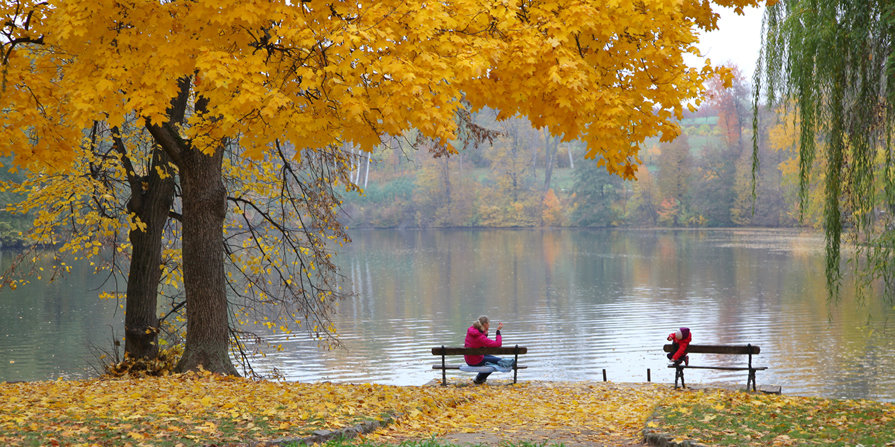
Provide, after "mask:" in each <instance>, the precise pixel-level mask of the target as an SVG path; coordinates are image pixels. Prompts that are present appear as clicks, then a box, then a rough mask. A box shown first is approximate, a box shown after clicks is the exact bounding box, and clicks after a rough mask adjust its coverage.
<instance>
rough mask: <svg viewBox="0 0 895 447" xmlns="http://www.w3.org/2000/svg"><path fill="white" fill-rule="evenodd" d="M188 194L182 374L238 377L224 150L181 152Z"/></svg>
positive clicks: (185, 198)
mask: <svg viewBox="0 0 895 447" xmlns="http://www.w3.org/2000/svg"><path fill="white" fill-rule="evenodd" d="M181 155H182V157H181V164H180V166H179V168H180V184H181V188H182V190H183V282H184V290H185V291H186V315H187V326H186V347H185V350H184V353H183V357H181V359H180V362H178V364H177V367H176V368H175V370H176V371H178V372H184V371H194V370H197V369H199V367H200V366H201V367H202V368H204V369H205V370H208V371H211V372H215V373H219V374H228V375H238V373H237V372H236V369H235V368H234V367H233V363H232V362H231V361H230V355H229V349H228V348H229V328H230V325H229V321H228V316H229V313H228V312H227V289H226V278H225V276H224V241H223V231H224V218H225V217H226V212H227V202H226V200H227V191H226V188H225V187H224V183H223V181H222V178H221V160H222V158H223V148H218V149H217V151H216V152H215V155H214V156H208V155H205V154H203V153H202V152H200V151H199V150H197V149H195V148H191V149H190V150H187V151H184V152H182V153H181Z"/></svg>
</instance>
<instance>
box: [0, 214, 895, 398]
mask: <svg viewBox="0 0 895 447" xmlns="http://www.w3.org/2000/svg"><path fill="white" fill-rule="evenodd" d="M353 238H354V243H352V244H351V245H350V246H349V247H348V248H347V249H346V250H345V251H344V252H343V253H341V254H340V256H339V258H338V262H339V264H340V265H341V266H342V268H343V274H344V275H345V281H344V284H342V286H343V287H344V288H347V289H348V290H353V291H354V292H355V294H354V296H352V297H351V299H349V300H346V301H344V302H343V303H341V306H340V311H339V313H338V320H337V321H336V323H337V327H338V328H339V331H340V334H341V339H342V341H343V343H344V345H345V349H340V350H334V351H326V350H321V349H319V348H318V346H317V344H316V343H314V342H313V341H308V340H305V339H304V338H291V339H287V338H285V337H284V336H282V335H273V336H272V337H271V341H272V342H273V344H274V345H276V344H282V345H283V347H284V348H285V350H284V351H283V352H273V351H271V350H268V352H267V354H268V356H267V357H263V358H259V359H257V360H256V364H255V366H256V367H257V368H258V370H260V371H262V372H267V371H271V370H272V369H273V368H276V369H278V370H279V371H281V372H282V373H284V374H285V377H286V378H287V379H289V380H299V381H325V380H329V381H338V382H376V383H385V384H401V385H419V384H423V383H426V382H428V381H430V380H432V379H435V378H436V377H437V376H438V373H437V372H435V371H433V370H432V369H431V365H432V364H433V363H434V362H435V361H436V359H435V357H434V356H432V355H431V354H430V348H431V347H433V346H439V345H442V344H444V345H460V344H462V341H463V335H464V334H465V331H466V328H467V327H468V326H469V324H470V323H471V322H472V320H473V319H474V318H475V317H477V316H478V315H481V314H488V315H490V316H491V317H492V318H493V319H494V320H496V321H502V322H503V323H504V325H505V328H504V329H505V330H504V343H505V344H508V345H513V344H519V345H524V346H528V348H529V354H527V355H526V356H525V357H524V362H525V364H526V365H528V366H529V369H527V370H524V371H522V372H521V373H520V374H521V375H520V378H522V379H523V380H573V381H577V380H602V371H603V369H605V370H606V372H607V375H608V378H609V380H613V381H618V382H629V381H638V382H639V381H644V380H646V370H647V368H650V369H651V372H652V374H651V375H652V378H653V380H655V381H665V382H671V381H673V373H672V372H671V371H669V370H668V369H666V368H665V365H666V360H665V357H664V353H663V352H662V351H661V345H662V344H663V343H665V336H666V335H667V334H668V333H669V332H670V331H671V330H673V329H674V328H676V327H678V326H688V327H690V328H692V330H693V334H694V340H695V342H696V343H752V344H757V345H759V346H761V348H762V354H761V355H759V356H758V360H757V362H756V363H757V364H759V365H767V366H769V367H770V369H769V370H767V371H764V372H759V373H758V383H759V385H761V384H779V385H781V386H782V387H783V391H784V392H785V393H787V394H798V395H816V396H826V397H843V398H871V399H878V400H887V401H895V372H893V371H895V356H893V355H891V353H892V352H895V328H893V322H895V318H893V317H895V309H893V307H892V305H891V304H889V305H886V304H883V303H881V302H867V303H865V305H864V306H863V307H860V306H857V305H855V303H854V298H853V297H852V296H851V294H852V291H851V290H850V289H848V288H847V287H845V288H844V289H843V291H844V297H843V300H842V303H841V304H840V305H839V306H835V307H830V306H828V305H827V302H826V291H825V289H824V279H823V270H824V260H823V239H822V237H821V236H818V235H814V234H802V233H799V232H794V231H775V230H766V231H765V230H761V231H759V230H755V231H750V230H711V231H709V230H703V231H694V230H682V231H661V230H659V231H655V230H629V231H608V230H607V231H587V230H564V231H538V230H469V231H457V230H442V231H363V232H355V233H353ZM3 260H4V261H7V262H8V259H3ZM0 267H5V264H2V265H0ZM89 270H90V269H89V267H87V266H75V269H74V270H73V272H72V273H71V274H70V275H68V276H67V277H66V278H65V279H64V280H62V281H57V282H56V283H53V284H50V285H47V284H43V283H42V282H39V281H35V282H34V283H33V284H31V285H29V286H27V287H20V288H19V289H18V290H15V291H11V290H6V289H5V290H0V380H44V379H54V378H56V377H59V376H63V377H73V378H74V377H86V376H89V375H91V374H92V373H93V370H92V369H91V364H92V363H94V364H95V357H96V354H95V352H93V351H91V346H99V347H107V346H109V345H110V342H111V340H112V333H113V330H114V331H117V333H118V336H119V337H120V336H121V327H122V323H121V320H122V318H123V317H122V310H121V309H119V308H118V303H116V302H113V301H100V300H99V299H97V290H96V288H97V287H98V286H99V281H100V280H101V278H97V277H94V276H92V275H91V274H90V271H89ZM868 315H872V316H873V318H872V320H870V321H868ZM705 357H706V358H704V359H700V360H699V361H700V362H703V363H712V364H719V365H720V364H725V362H727V363H730V362H731V359H729V358H710V357H708V356H705ZM695 361H696V359H695V358H694V362H695ZM454 376H455V377H462V378H463V379H464V380H472V376H471V375H461V374H460V373H455V374H454ZM494 377H495V378H499V375H497V376H494ZM687 378H688V381H689V382H691V383H696V382H715V381H719V382H732V383H743V384H745V373H743V372H724V371H692V372H688V374H687Z"/></svg>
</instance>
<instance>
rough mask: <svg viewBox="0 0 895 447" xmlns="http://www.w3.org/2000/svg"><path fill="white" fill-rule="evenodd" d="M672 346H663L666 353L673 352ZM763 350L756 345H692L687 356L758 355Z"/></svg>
mask: <svg viewBox="0 0 895 447" xmlns="http://www.w3.org/2000/svg"><path fill="white" fill-rule="evenodd" d="M671 346H672V345H670V344H668V345H665V346H662V349H663V350H664V351H665V352H671ZM760 352H761V348H759V347H758V346H755V345H690V346H688V347H687V354H694V353H696V354H742V355H746V354H758V353H760Z"/></svg>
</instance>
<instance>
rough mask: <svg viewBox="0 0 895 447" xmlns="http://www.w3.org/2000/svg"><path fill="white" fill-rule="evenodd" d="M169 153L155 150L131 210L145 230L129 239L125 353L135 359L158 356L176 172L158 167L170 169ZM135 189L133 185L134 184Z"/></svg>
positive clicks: (135, 232)
mask: <svg viewBox="0 0 895 447" xmlns="http://www.w3.org/2000/svg"><path fill="white" fill-rule="evenodd" d="M167 164H168V156H167V154H165V152H164V151H163V150H161V149H157V150H155V151H153V160H152V166H151V168H150V170H149V175H148V176H147V177H146V178H145V179H143V180H144V181H145V184H146V188H145V189H143V187H142V183H143V182H138V183H137V184H136V185H134V186H136V187H137V188H136V189H134V190H132V191H131V200H130V203H128V210H129V211H131V212H133V213H135V215H136V216H137V217H138V218H139V219H140V221H141V222H143V223H144V224H146V227H145V230H143V231H141V230H139V229H134V230H132V231H131V232H130V234H129V238H130V241H131V245H132V246H133V252H132V257H131V265H130V271H129V272H128V277H127V307H126V313H125V317H124V353H125V356H127V357H130V358H133V359H146V360H149V359H154V358H156V357H157V356H158V326H159V322H158V315H157V314H156V312H157V307H156V306H157V303H158V299H157V297H158V286H159V280H160V279H161V275H162V270H161V268H159V266H160V265H161V262H162V261H161V259H162V254H161V246H162V233H163V231H164V228H165V223H166V222H167V220H168V213H169V212H170V210H171V204H172V203H173V202H174V173H173V172H171V173H169V174H170V175H169V176H167V177H166V178H164V179H162V178H161V177H159V175H158V171H157V170H156V167H160V168H161V169H166V168H167ZM132 188H133V187H132Z"/></svg>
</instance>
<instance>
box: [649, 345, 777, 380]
mask: <svg viewBox="0 0 895 447" xmlns="http://www.w3.org/2000/svg"><path fill="white" fill-rule="evenodd" d="M671 347H672V345H670V344H668V345H665V346H663V348H662V349H663V350H664V351H665V352H671V349H672V348H671ZM760 352H761V348H759V347H758V346H753V345H751V344H747V345H690V346H689V347H687V355H689V354H730V355H748V356H749V364H748V365H747V366H694V365H684V363H683V362H681V363H678V364H671V365H668V367H669V368H674V369H675V373H674V387H675V388H677V381H678V380H680V381H681V387H682V388H686V386H685V385H684V370H685V369H687V368H692V369H720V370H725V371H749V377H748V379H746V390H747V391H748V390H749V385H752V391H755V388H756V387H755V371H763V370H766V369H768V367H767V366H752V356H753V355H756V354H758V353H760Z"/></svg>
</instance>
